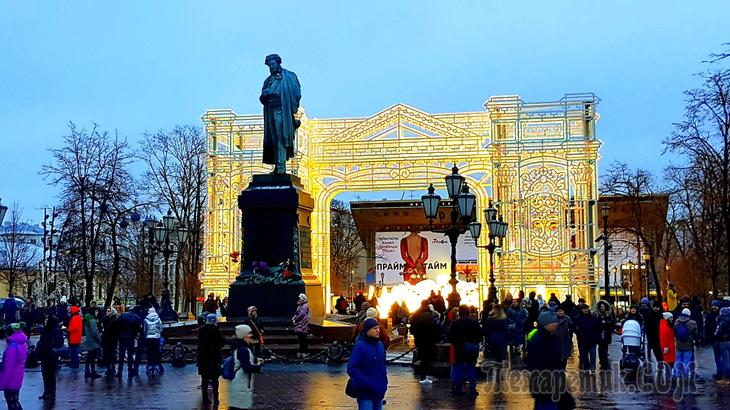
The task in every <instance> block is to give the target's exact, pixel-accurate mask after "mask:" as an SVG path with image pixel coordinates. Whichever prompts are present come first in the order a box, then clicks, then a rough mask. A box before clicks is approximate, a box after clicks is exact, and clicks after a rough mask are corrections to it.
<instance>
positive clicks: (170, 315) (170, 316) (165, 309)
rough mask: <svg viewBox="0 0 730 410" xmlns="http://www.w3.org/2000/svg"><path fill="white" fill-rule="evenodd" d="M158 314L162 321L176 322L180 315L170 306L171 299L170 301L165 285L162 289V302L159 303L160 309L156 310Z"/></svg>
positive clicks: (168, 291)
mask: <svg viewBox="0 0 730 410" xmlns="http://www.w3.org/2000/svg"><path fill="white" fill-rule="evenodd" d="M157 314H158V315H159V316H160V320H161V321H163V322H177V321H178V320H180V317H179V316H178V315H177V312H175V309H173V308H172V301H170V290H169V289H167V287H165V289H163V291H162V302H161V303H160V311H159V312H157Z"/></svg>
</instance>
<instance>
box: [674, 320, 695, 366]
mask: <svg viewBox="0 0 730 410" xmlns="http://www.w3.org/2000/svg"><path fill="white" fill-rule="evenodd" d="M690 315H691V312H690V310H689V309H687V308H684V309H682V313H681V314H680V315H679V317H678V318H677V320H676V322H675V323H674V340H675V344H676V347H677V351H676V360H675V362H674V374H673V376H674V377H682V378H684V377H689V376H691V375H692V374H693V373H694V371H695V367H696V366H695V347H694V343H695V340H697V336H698V332H697V322H695V321H694V320H692V319H690V318H689V317H690Z"/></svg>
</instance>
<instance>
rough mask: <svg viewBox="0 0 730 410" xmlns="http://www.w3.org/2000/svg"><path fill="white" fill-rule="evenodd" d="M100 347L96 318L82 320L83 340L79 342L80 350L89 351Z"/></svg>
mask: <svg viewBox="0 0 730 410" xmlns="http://www.w3.org/2000/svg"><path fill="white" fill-rule="evenodd" d="M100 348H101V336H100V335H99V326H97V324H96V319H90V320H84V340H83V342H82V343H81V350H83V351H85V352H91V351H94V350H97V349H100Z"/></svg>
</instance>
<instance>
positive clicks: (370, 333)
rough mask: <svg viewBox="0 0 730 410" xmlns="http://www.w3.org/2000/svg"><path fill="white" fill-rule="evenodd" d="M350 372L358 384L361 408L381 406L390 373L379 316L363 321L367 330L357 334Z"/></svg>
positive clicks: (356, 391) (356, 393)
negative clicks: (388, 371) (387, 367)
mask: <svg viewBox="0 0 730 410" xmlns="http://www.w3.org/2000/svg"><path fill="white" fill-rule="evenodd" d="M347 374H348V375H349V376H350V378H351V380H352V383H353V384H354V396H355V397H356V398H357V407H358V409H359V410H381V409H382V408H383V398H384V397H385V391H386V390H387V389H388V374H387V371H386V368H385V347H384V346H383V342H381V341H380V326H379V325H378V321H377V320H375V319H373V318H367V319H365V321H364V322H363V331H362V333H360V335H359V336H358V337H357V341H356V342H355V347H353V349H352V355H351V356H350V361H349V362H348V363H347Z"/></svg>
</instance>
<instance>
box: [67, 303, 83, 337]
mask: <svg viewBox="0 0 730 410" xmlns="http://www.w3.org/2000/svg"><path fill="white" fill-rule="evenodd" d="M70 311H71V319H69V321H68V344H70V345H78V344H81V336H82V335H83V332H84V324H83V320H82V319H81V313H80V312H81V309H79V308H78V306H71V309H70Z"/></svg>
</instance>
